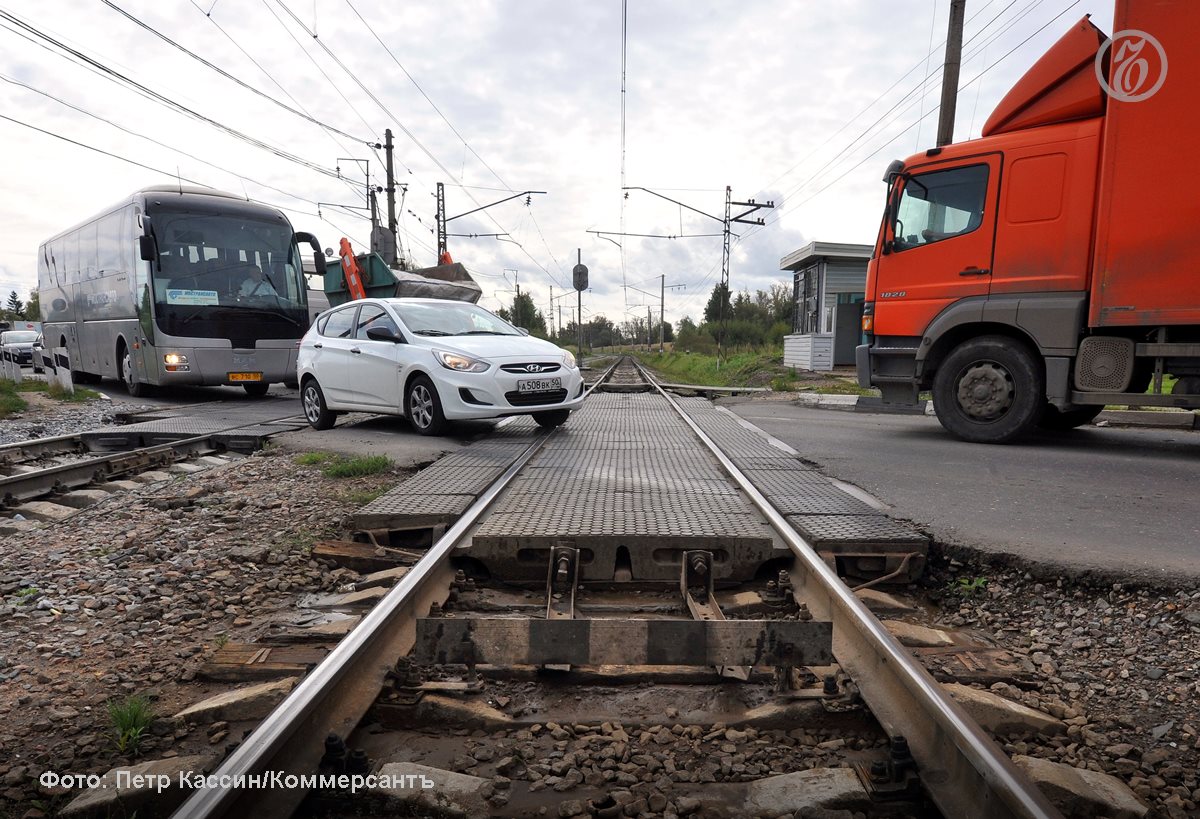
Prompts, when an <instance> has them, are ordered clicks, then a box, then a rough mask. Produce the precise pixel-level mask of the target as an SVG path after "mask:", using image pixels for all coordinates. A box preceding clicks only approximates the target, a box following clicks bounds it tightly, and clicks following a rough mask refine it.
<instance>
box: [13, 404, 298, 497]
mask: <svg viewBox="0 0 1200 819" xmlns="http://www.w3.org/2000/svg"><path fill="white" fill-rule="evenodd" d="M295 417H296V416H295V415H284V416H280V417H279V418H273V419H268V420H263V421H252V422H249V423H242V424H234V425H232V426H228V427H222V428H221V429H214V430H211V431H209V432H205V433H203V434H201V435H194V436H192V437H190V438H181V439H180V440H178V441H166V442H164V443H161V444H151V445H150V446H143V447H138V448H136V449H127V450H122V451H118V452H106V453H104V454H101V455H93V456H92V457H90V458H84V459H83V460H79V461H72V462H71V463H66V464H55V465H54V466H48V467H45V468H44V469H38V470H35V471H33V472H25V473H20V474H17V475H4V476H0V508H4V507H6V506H11V505H12V504H14V503H16V502H20V501H27V500H33V499H34V498H38V497H41V496H43V495H46V494H48V493H50V492H58V491H63V490H66V489H75V488H79V487H82V486H88V485H89V484H93V483H97V482H99V481H103V480H109V479H112V478H115V477H117V476H119V475H124V474H128V473H130V472H136V471H138V470H142V469H147V468H149V467H154V466H160V465H162V464H167V463H174V462H175V461H177V460H180V459H181V458H183V457H186V456H188V455H196V454H199V453H203V452H210V451H217V450H219V449H221V447H220V445H219V444H217V442H216V441H215V440H214V439H215V438H216V436H218V435H224V434H226V433H228V432H232V431H234V430H238V429H242V428H244V427H250V426H260V425H263V424H273V423H278V422H279V421H285V420H288V419H290V418H295ZM283 431H284V430H280V432H283ZM113 434H114V435H117V434H119V433H118V432H117V431H114V432H113ZM80 436H81V434H80V433H75V434H73V435H62V436H58V437H56V438H39V439H37V440H33V441H24V442H21V443H18V444H10V445H8V447H7V448H6V449H8V450H13V449H17V448H19V447H22V446H33V447H44V446H52V445H55V444H58V443H66V442H67V441H69V440H72V439H80V442H81V446H83V445H86V442H83V441H82V439H81V437H80ZM4 451H5V450H4V449H0V456H3V453H4ZM45 454H49V453H48V452H47V453H45ZM60 454H65V453H60ZM2 464H3V462H2V461H0V465H2Z"/></svg>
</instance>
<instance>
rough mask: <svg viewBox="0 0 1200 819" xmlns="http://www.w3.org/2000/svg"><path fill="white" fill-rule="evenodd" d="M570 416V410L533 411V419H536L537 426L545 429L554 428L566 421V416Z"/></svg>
mask: <svg viewBox="0 0 1200 819" xmlns="http://www.w3.org/2000/svg"><path fill="white" fill-rule="evenodd" d="M570 416H571V411H570V410H565V409H561V410H546V411H545V412H535V413H534V414H533V420H535V421H537V424H538V426H539V427H543V428H545V429H554V428H555V427H558V426H562V425H563V424H565V423H566V421H567V418H569V417H570Z"/></svg>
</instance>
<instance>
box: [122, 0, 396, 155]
mask: <svg viewBox="0 0 1200 819" xmlns="http://www.w3.org/2000/svg"><path fill="white" fill-rule="evenodd" d="M103 2H104V5H106V6H108V7H109V8H110V9H112V10H113V11H115V12H117V13H118V14H120V15H122V16H123V17H125V19H127V20H129V21H130V22H132V23H135V24H136V25H138V26H140V27H141V28H143V29H145V30H146V31H148V32H150V33H151V34H153V35H154V36H155V37H158V38H159V39H160V40H162V41H163V42H165V43H167V44H169V45H171V46H173V47H174V48H176V49H178V50H179V51H182V52H183V53H184V54H186V55H188V56H189V57H191V58H192V59H193V60H196V61H197V62H199V63H200V64H201V65H204V66H206V67H208V68H210V69H212V70H213V71H215V72H217V73H218V74H220V75H221V76H222V77H224V78H225V79H227V80H229V81H230V82H233V83H237V84H238V85H240V86H241V87H242V88H245V89H246V90H247V91H249V92H250V93H252V94H256V95H258V96H260V97H262V98H263V99H265V100H267V101H268V102H270V103H273V104H274V105H277V106H279V107H280V108H282V109H283V110H284V111H287V112H288V113H289V114H293V115H295V116H297V117H300V118H301V119H303V120H306V121H308V122H311V123H312V124H313V125H316V126H317V127H318V128H324V129H325V130H327V131H331V132H333V133H335V134H338V135H340V136H344V137H346V138H347V139H352V140H354V141H355V142H364V143H367V144H372V143H374V140H367V139H362V138H361V137H356V136H354V135H353V134H348V133H346V132H345V131H342V130H339V129H338V128H334V127H333V126H332V125H329V124H327V123H324V122H322V121H321V120H319V119H317V118H316V117H314V116H312V115H310V114H308V113H307V112H305V111H299V110H297V109H295V108H292V107H291V106H290V105H287V104H286V103H283V102H281V101H279V100H277V99H275V98H274V97H272V96H271V95H270V94H267V93H264V92H262V91H260V90H258V89H257V88H255V87H254V86H252V85H250V84H249V83H247V82H244V81H243V80H240V79H238V78H237V77H235V76H233V75H232V74H230V73H229V72H228V71H226V70H225V69H223V68H221V67H220V66H218V65H215V64H213V63H211V62H209V61H208V60H206V59H204V58H203V57H201V56H200V55H199V54H197V53H195V52H194V51H191V50H190V49H188V48H185V47H184V46H182V45H180V44H179V43H177V42H176V41H175V40H172V39H171V38H170V37H168V36H167V35H165V34H163V33H162V32H161V31H158V30H157V29H155V28H153V27H151V26H150V25H149V24H148V23H146V22H144V21H142V20H139V19H138V18H136V17H134V16H133V15H132V14H130V13H129V12H127V11H125V9H123V8H121V7H120V6H118V5H117V4H116V3H113V2H112V0H103ZM209 19H210V20H211V19H212V17H211V16H209ZM260 67H261V66H260Z"/></svg>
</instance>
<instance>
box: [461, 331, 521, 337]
mask: <svg viewBox="0 0 1200 819" xmlns="http://www.w3.org/2000/svg"><path fill="white" fill-rule="evenodd" d="M455 335H460V336H511V335H515V334H514V333H502V332H500V331H499V330H467V331H466V332H465V333H456V334H455Z"/></svg>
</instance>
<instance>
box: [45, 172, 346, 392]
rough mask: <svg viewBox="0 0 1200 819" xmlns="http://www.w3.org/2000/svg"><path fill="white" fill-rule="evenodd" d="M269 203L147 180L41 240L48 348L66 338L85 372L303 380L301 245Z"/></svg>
mask: <svg viewBox="0 0 1200 819" xmlns="http://www.w3.org/2000/svg"><path fill="white" fill-rule="evenodd" d="M298 242H303V243H305V244H307V245H310V246H311V247H312V249H313V251H314V254H315V255H316V256H318V257H320V264H322V265H323V264H324V263H325V259H324V255H323V254H321V252H320V246H319V245H318V244H317V240H316V238H315V237H313V236H312V234H309V233H294V232H293V231H292V226H291V224H290V223H289V222H288V220H287V217H286V216H284V215H283V214H282V213H281V212H280V211H278V210H276V209H275V208H272V207H269V206H267V205H262V204H258V203H255V202H250V201H247V200H246V199H244V198H242V197H238V196H234V195H232V194H228V193H221V192H219V191H214V190H209V189H207V188H194V187H188V186H162V187H150V188H146V189H144V190H140V191H138V192H137V193H134V194H133V195H132V196H130V197H128V198H127V199H125V200H123V201H121V202H119V203H118V204H116V205H115V206H113V207H111V208H109V209H108V210H105V211H103V212H101V213H100V214H98V215H96V216H94V217H92V218H90V219H88V220H86V221H84V222H82V223H81V224H79V225H77V226H76V227H73V228H71V229H70V230H68V231H65V232H63V233H60V234H58V235H57V236H55V237H53V238H51V239H48V240H47V241H45V242H43V243H42V245H41V247H40V248H39V249H38V299H39V304H40V306H41V313H42V323H43V334H44V336H45V343H46V346H48V347H55V346H58V347H66V348H67V351H68V353H69V354H70V360H71V370H72V371H73V373H74V374H75V377H76V379H78V380H82V381H96V380H99V379H100V378H106V377H107V378H118V379H120V380H121V381H122V382H123V383H124V384H125V386H126V388H127V389H128V390H129V394H130V395H134V396H137V395H142V394H144V393H145V391H146V390H147V389H148V388H149V387H150V386H151V385H157V386H172V385H176V384H193V385H216V384H234V385H240V386H241V387H243V388H244V389H245V390H246V392H247V393H249V394H250V395H252V396H259V395H263V394H265V393H266V391H267V388H268V386H269V385H270V384H272V383H274V382H294V381H295V380H296V350H297V345H298V343H299V339H300V337H301V336H303V335H304V332H305V330H307V329H308V325H309V321H308V297H307V294H306V292H305V283H304V276H303V273H302V265H301V256H300V248H299V245H298V244H297V243H298Z"/></svg>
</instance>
